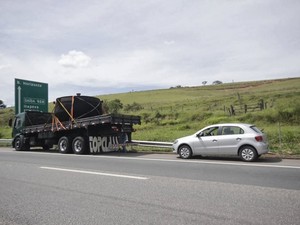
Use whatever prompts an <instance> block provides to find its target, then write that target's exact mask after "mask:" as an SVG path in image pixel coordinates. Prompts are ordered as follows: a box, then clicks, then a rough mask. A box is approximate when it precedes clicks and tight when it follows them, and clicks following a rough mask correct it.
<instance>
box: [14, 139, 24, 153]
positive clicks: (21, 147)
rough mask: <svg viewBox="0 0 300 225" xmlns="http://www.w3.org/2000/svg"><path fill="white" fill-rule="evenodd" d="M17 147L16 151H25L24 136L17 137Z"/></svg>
mask: <svg viewBox="0 0 300 225" xmlns="http://www.w3.org/2000/svg"><path fill="white" fill-rule="evenodd" d="M15 149H16V151H24V144H23V137H21V136H19V137H16V139H15Z"/></svg>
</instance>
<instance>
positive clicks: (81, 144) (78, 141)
mask: <svg viewBox="0 0 300 225" xmlns="http://www.w3.org/2000/svg"><path fill="white" fill-rule="evenodd" d="M72 148H73V152H74V153H75V154H85V153H86V152H87V145H86V141H85V139H84V138H83V137H80V136H78V137H76V138H75V139H74V140H73V143H72Z"/></svg>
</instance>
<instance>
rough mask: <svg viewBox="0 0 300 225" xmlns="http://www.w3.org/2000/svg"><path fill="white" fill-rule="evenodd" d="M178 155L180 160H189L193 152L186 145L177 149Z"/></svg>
mask: <svg viewBox="0 0 300 225" xmlns="http://www.w3.org/2000/svg"><path fill="white" fill-rule="evenodd" d="M178 154H179V156H180V158H182V159H189V158H191V157H192V155H193V152H192V149H191V147H190V146H188V145H181V146H180V147H179V149H178Z"/></svg>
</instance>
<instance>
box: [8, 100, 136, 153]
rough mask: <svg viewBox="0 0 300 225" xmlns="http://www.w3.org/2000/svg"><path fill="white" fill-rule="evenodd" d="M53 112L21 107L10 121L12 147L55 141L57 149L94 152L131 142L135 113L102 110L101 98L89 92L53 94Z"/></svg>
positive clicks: (45, 145)
mask: <svg viewBox="0 0 300 225" xmlns="http://www.w3.org/2000/svg"><path fill="white" fill-rule="evenodd" d="M53 111H54V112H52V113H48V112H37V111H25V112H22V113H19V114H17V115H16V116H15V118H14V120H13V121H12V120H11V121H10V125H11V126H12V138H13V140H12V146H13V148H15V150H16V151H23V150H30V148H31V147H42V148H43V149H44V150H48V149H50V148H52V147H53V145H57V148H58V151H59V152H60V153H72V152H73V153H75V154H87V153H91V154H97V153H101V152H109V151H116V150H118V149H120V148H122V147H124V146H125V145H129V144H130V143H131V135H132V132H134V128H133V125H136V124H140V123H141V119H140V117H139V116H131V115H120V114H105V113H104V111H103V109H102V101H100V99H98V98H95V97H90V96H67V97H61V98H57V99H56V102H55V107H54V110H53Z"/></svg>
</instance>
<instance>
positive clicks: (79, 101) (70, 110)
mask: <svg viewBox="0 0 300 225" xmlns="http://www.w3.org/2000/svg"><path fill="white" fill-rule="evenodd" d="M54 114H55V116H56V117H57V118H58V119H59V120H60V121H68V120H71V117H70V115H71V116H72V117H73V118H74V119H79V118H86V117H90V116H98V115H102V114H103V111H102V101H101V100H100V99H99V98H95V97H90V96H65V97H60V98H57V99H56V103H55V108H54Z"/></svg>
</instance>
